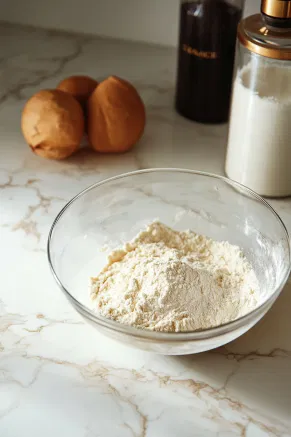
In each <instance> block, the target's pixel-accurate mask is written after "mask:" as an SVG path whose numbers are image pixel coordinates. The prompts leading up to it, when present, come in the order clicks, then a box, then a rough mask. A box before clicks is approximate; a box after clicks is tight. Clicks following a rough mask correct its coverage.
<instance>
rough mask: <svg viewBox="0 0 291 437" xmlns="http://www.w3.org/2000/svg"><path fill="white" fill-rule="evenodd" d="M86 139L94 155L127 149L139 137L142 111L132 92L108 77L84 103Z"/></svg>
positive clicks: (135, 92)
mask: <svg viewBox="0 0 291 437" xmlns="http://www.w3.org/2000/svg"><path fill="white" fill-rule="evenodd" d="M87 114H88V137H89V141H90V143H91V145H92V147H93V148H94V149H95V150H97V151H98V152H110V153H118V152H125V151H127V150H129V149H131V148H132V147H133V146H134V145H135V144H136V142H137V141H138V140H139V139H140V137H141V136H142V134H143V131H144V127H145V107H144V104H143V102H142V100H141V98H140V96H139V94H138V93H137V91H136V89H135V88H134V87H133V86H132V85H131V84H130V83H128V82H126V81H125V80H122V79H120V78H118V77H115V76H111V77H109V78H108V79H106V80H104V81H103V82H101V83H100V84H99V85H98V87H97V88H96V89H95V91H94V92H93V94H92V95H91V97H90V98H89V100H88V104H87Z"/></svg>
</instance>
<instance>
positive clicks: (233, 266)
mask: <svg viewBox="0 0 291 437" xmlns="http://www.w3.org/2000/svg"><path fill="white" fill-rule="evenodd" d="M258 295H259V285H258V281H257V278H256V275H255V273H254V271H253V269H252V267H251V265H250V264H249V262H248V261H247V259H246V258H245V257H244V255H243V254H242V252H241V250H240V248H239V247H237V246H233V245H231V244H230V243H228V242H218V241H214V240H211V239H210V238H207V237H205V236H203V235H198V234H196V233H195V232H192V231H186V232H178V231H174V230H173V229H171V228H168V227H167V226H165V225H163V224H162V223H159V222H154V223H152V224H151V225H149V226H148V228H147V229H146V230H145V231H143V232H141V233H140V234H139V235H138V236H137V237H136V238H135V239H134V240H133V241H132V242H130V243H127V244H126V245H125V247H124V249H121V250H116V251H114V252H112V253H111V254H110V255H109V258H108V264H107V265H106V267H105V268H104V269H103V270H102V272H101V273H100V274H99V275H98V276H97V277H96V278H92V279H91V297H92V299H93V304H94V309H95V311H96V312H97V313H99V314H101V315H102V316H104V317H107V318H110V319H113V320H116V321H118V322H120V323H124V324H127V325H132V326H135V327H138V328H143V329H150V330H154V331H165V332H181V331H183V332H185V331H195V330H201V329H207V328H210V327H214V326H219V325H222V324H224V323H227V322H230V321H232V320H235V319H237V318H238V317H240V316H242V315H245V314H247V313H248V312H250V311H251V310H253V309H254V308H255V307H256V306H257V301H258Z"/></svg>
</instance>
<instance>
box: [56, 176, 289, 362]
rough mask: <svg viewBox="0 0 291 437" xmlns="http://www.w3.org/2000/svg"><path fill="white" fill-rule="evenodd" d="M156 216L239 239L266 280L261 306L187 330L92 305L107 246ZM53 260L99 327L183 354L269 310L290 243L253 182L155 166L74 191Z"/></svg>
mask: <svg viewBox="0 0 291 437" xmlns="http://www.w3.org/2000/svg"><path fill="white" fill-rule="evenodd" d="M156 219H158V220H160V221H161V222H163V223H164V224H166V225H168V226H170V227H172V228H174V229H176V230H186V229H191V230H193V231H195V232H197V233H200V234H204V235H207V236H208V237H211V238H213V239H216V240H228V241H229V242H230V243H232V244H236V245H238V246H240V247H241V248H242V249H243V251H244V253H245V255H246V256H247V258H248V260H249V261H250V262H251V263H252V265H253V268H254V270H255V272H256V275H257V277H258V280H259V283H260V289H261V297H260V302H259V304H258V307H257V308H256V309H255V310H254V311H251V312H250V313H249V314H247V315H245V316H243V317H241V318H239V319H237V320H235V321H233V322H231V323H227V324H225V325H222V326H219V327H216V328H211V329H207V330H203V331H199V332H183V333H164V332H153V331H149V330H142V329H137V328H134V327H131V326H126V325H122V324H120V323H118V322H115V321H113V320H109V319H106V318H104V317H102V316H99V315H98V314H96V313H95V312H94V311H92V305H91V302H90V293H89V278H90V277H91V276H96V275H97V274H98V272H99V271H100V270H101V268H102V267H103V266H104V265H105V263H106V259H107V253H106V252H107V250H105V251H104V247H105V248H106V247H107V249H108V250H112V249H115V248H116V247H117V246H120V245H122V244H123V243H124V242H126V241H129V240H131V239H132V238H133V237H135V235H136V234H137V233H138V232H139V231H140V230H141V229H142V228H144V227H145V226H146V225H147V224H149V223H150V222H152V221H154V220H156ZM48 259H49V264H50V267H51V270H52V273H53V276H54V278H55V280H56V281H57V283H58V285H59V287H60V289H61V290H62V291H63V292H64V293H65V295H66V297H67V298H68V300H69V302H70V303H71V304H72V305H73V307H74V308H75V309H76V310H77V311H78V312H79V313H80V314H81V316H82V317H83V318H84V319H85V320H86V321H87V322H89V323H90V324H91V325H92V326H94V327H95V328H96V329H98V331H100V332H102V333H103V334H105V335H107V336H108V337H111V338H113V339H115V340H119V341H121V342H123V343H126V344H128V345H131V346H133V347H136V348H140V349H143V350H146V351H151V352H156V353H161V354H168V355H182V354H191V353H197V352H202V351H206V350H209V349H213V348H216V347H218V346H221V345H223V344H226V343H228V342H230V341H232V340H234V339H235V338H237V337H239V336H240V335H242V334H244V333H245V332H246V331H248V330H249V329H250V328H251V327H252V326H254V325H255V324H256V323H257V322H258V321H259V320H260V319H261V318H262V317H263V316H264V315H265V314H266V312H267V311H268V310H269V309H270V307H271V306H272V304H273V303H274V302H275V300H276V299H277V297H278V296H279V294H280V292H281V290H282V288H283V286H284V284H285V283H286V281H287V278H288V275H289V273H290V244H289V238H288V233H287V230H286V228H285V226H284V224H283V223H282V221H281V219H280V218H279V216H278V215H277V214H276V212H275V211H274V210H273V209H272V207H271V206H270V205H269V204H268V203H267V202H266V201H265V200H264V199H262V198H261V197H259V196H258V195H257V194H255V193H254V192H252V191H251V190H249V189H248V188H245V187H243V186H242V185H240V184H238V183H236V182H233V181H231V180H229V179H227V178H224V177H220V176H215V175H211V174H206V173H200V172H195V171H191V170H180V169H150V170H143V171H137V172H133V173H127V174H124V175H121V176H117V177H113V178H111V179H107V180H105V181H102V182H99V183H97V184H95V185H93V186H91V187H89V188H87V189H86V190H84V191H82V192H81V193H80V194H78V195H77V196H76V197H74V198H73V199H72V200H71V201H70V202H69V203H68V204H67V205H66V206H65V207H64V208H63V209H62V211H61V212H60V213H59V215H58V216H57V218H56V219H55V221H54V223H53V225H52V228H51V231H50V234H49V238H48ZM88 341H89V340H88ZM92 341H93V340H92Z"/></svg>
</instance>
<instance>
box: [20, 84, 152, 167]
mask: <svg viewBox="0 0 291 437" xmlns="http://www.w3.org/2000/svg"><path fill="white" fill-rule="evenodd" d="M144 127H145V108H144V104H143V102H142V100H141V98H140V96H139V94H138V92H137V91H136V89H135V88H134V87H133V86H132V85H131V84H130V83H129V82H127V81H125V80H123V79H120V78H118V77H115V76H111V77H109V78H107V79H105V80H104V81H103V82H101V83H98V82H97V81H96V80H94V79H92V78H90V77H88V76H71V77H69V78H67V79H64V80H63V81H62V82H60V83H59V85H58V86H57V89H55V90H42V91H39V92H38V93H36V94H35V95H34V96H32V97H31V98H30V99H29V100H28V101H27V103H26V104H25V107H24V109H23V112H22V119H21V128H22V132H23V135H24V138H25V140H26V142H27V143H28V144H29V146H30V148H31V149H32V150H33V152H34V153H36V154H37V155H39V156H42V157H44V158H49V159H64V158H67V157H69V156H70V155H72V154H73V153H74V152H75V151H76V150H77V149H78V148H79V146H80V143H81V140H82V138H83V135H84V133H85V132H86V133H87V135H88V140H89V143H90V144H91V146H92V147H93V149H94V150H96V151H98V152H103V153H120V152H125V151H127V150H129V149H131V148H132V147H133V146H134V145H135V144H136V142H137V141H138V140H139V139H140V137H141V136H142V134H143V131H144Z"/></svg>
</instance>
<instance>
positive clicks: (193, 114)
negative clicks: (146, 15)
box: [176, 0, 244, 123]
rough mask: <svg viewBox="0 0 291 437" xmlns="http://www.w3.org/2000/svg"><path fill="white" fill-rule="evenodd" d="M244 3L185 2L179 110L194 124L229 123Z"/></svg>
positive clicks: (222, 0)
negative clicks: (234, 65) (238, 34)
mask: <svg viewBox="0 0 291 437" xmlns="http://www.w3.org/2000/svg"><path fill="white" fill-rule="evenodd" d="M243 5H244V0H191V1H189V0H188V1H185V0H181V7H180V39H179V60H178V74H177V87H176V109H177V111H178V112H179V113H180V114H181V115H183V116H184V117H187V118H189V119H191V120H195V121H198V122H202V123H222V122H226V121H227V120H228V115H229V106H230V96H231V84H232V75H233V64H234V55H235V41H236V31H237V25H238V22H239V21H240V19H241V15H242V8H243Z"/></svg>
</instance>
